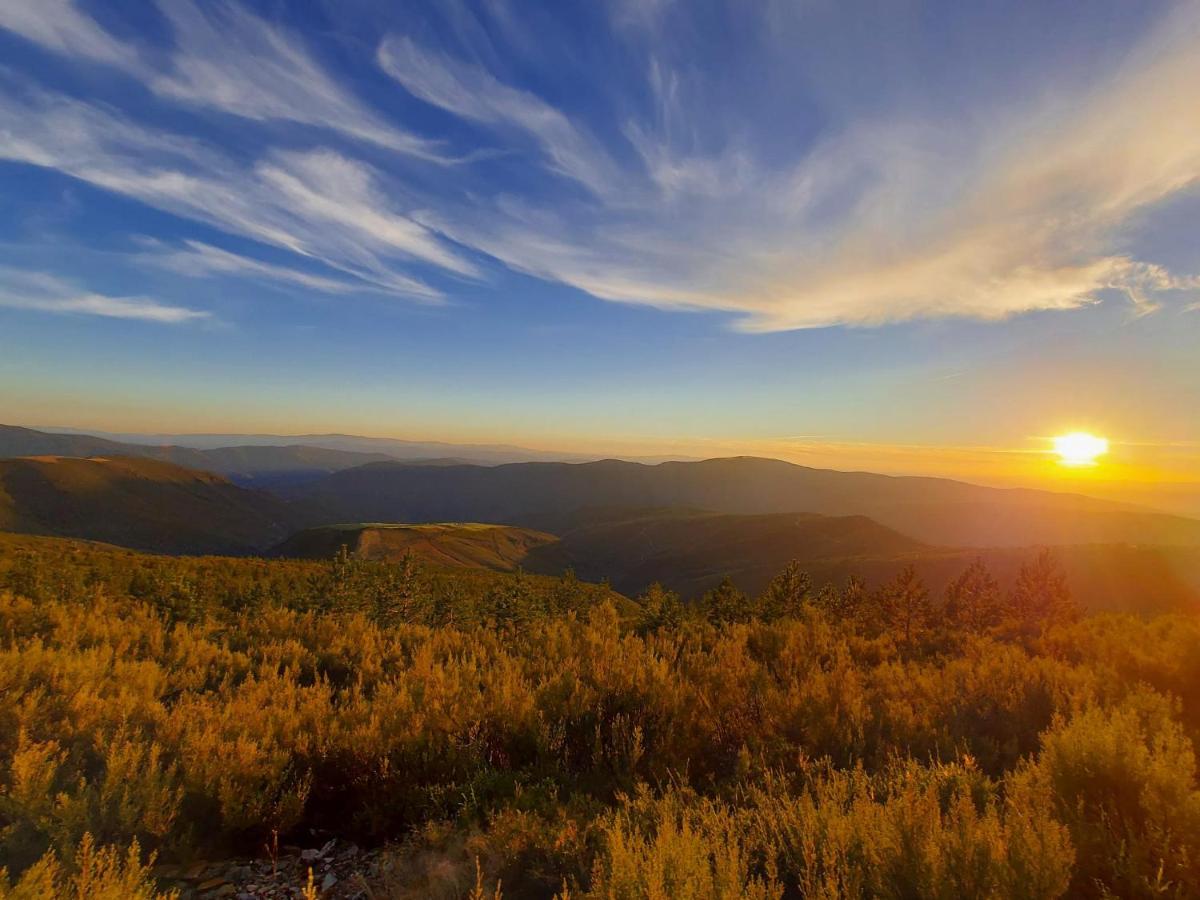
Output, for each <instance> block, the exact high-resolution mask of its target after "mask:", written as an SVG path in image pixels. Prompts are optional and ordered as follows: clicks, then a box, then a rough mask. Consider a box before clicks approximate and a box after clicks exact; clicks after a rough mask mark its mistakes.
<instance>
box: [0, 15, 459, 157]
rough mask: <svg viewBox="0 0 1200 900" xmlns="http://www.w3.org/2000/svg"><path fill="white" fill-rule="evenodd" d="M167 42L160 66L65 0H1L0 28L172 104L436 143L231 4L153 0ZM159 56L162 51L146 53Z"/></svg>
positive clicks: (409, 148)
mask: <svg viewBox="0 0 1200 900" xmlns="http://www.w3.org/2000/svg"><path fill="white" fill-rule="evenodd" d="M158 7H159V9H160V10H161V12H162V14H163V16H164V17H165V18H166V20H167V22H168V23H169V25H170V28H171V31H172V34H173V37H174V42H175V45H174V47H173V48H172V49H171V50H170V51H169V52H168V53H167V54H166V57H165V58H166V60H167V67H166V69H165V70H159V69H157V68H155V67H154V66H152V65H151V63H150V62H149V59H150V56H146V57H142V56H139V54H138V53H137V51H136V50H135V49H134V48H133V47H131V46H129V45H128V44H126V43H124V42H122V41H120V40H118V39H116V38H114V37H113V36H112V35H111V34H109V33H108V32H107V31H105V30H104V28H103V27H101V26H100V25H99V24H98V23H97V22H96V20H95V19H93V18H92V17H90V16H89V15H87V14H86V13H85V12H83V11H82V10H81V9H80V8H79V6H78V5H77V4H76V3H75V2H74V0H45V2H40V0H39V2H33V3H31V2H26V0H0V28H5V29H8V30H9V31H13V32H15V33H17V34H20V35H21V36H22V37H24V38H26V39H28V40H30V41H33V42H34V43H37V44H40V45H42V46H43V47H46V48H47V49H49V50H53V51H55V52H57V53H61V54H63V55H65V56H73V57H81V58H84V59H87V60H91V61H93V62H101V63H107V64H109V65H112V66H116V67H117V68H120V69H124V70H126V71H128V72H130V73H131V74H133V75H136V76H137V77H138V78H139V79H140V80H142V81H143V82H144V83H145V84H147V85H148V86H149V87H150V88H151V90H153V91H154V92H155V93H157V94H159V95H161V96H163V97H165V98H167V99H170V100H174V101H177V102H180V103H185V104H188V105H192V106H198V107H206V108H209V109H214V110H218V111H220V112H223V113H226V114H229V115H233V116H240V117H242V118H246V119H256V120H260V121H270V120H277V121H289V122H296V123H300V124H303V125H308V126H313V127H317V128H322V129H331V130H334V131H338V132H341V133H342V134H345V135H348V136H350V137H353V138H356V139H359V140H363V141H368V142H371V143H374V144H378V145H380V146H382V147H386V148H388V149H389V150H394V151H397V152H400V153H404V154H408V155H411V156H415V157H419V158H422V159H426V160H429V161H434V162H439V163H445V162H451V161H452V160H449V159H448V158H447V157H446V155H445V153H444V148H443V147H442V146H441V145H440V144H439V143H438V142H437V141H431V140H427V139H425V138H423V137H420V136H419V135H415V134H413V133H411V132H409V131H408V130H406V129H404V128H402V127H400V126H398V125H396V124H395V123H394V122H389V121H388V120H387V119H385V118H384V117H382V116H380V115H379V114H378V113H376V112H374V111H373V110H371V109H370V108H369V107H367V106H366V104H364V103H363V102H362V101H361V100H359V99H358V98H357V97H356V96H355V95H354V94H353V92H352V91H350V90H349V89H348V88H346V87H344V86H342V85H341V84H339V83H338V82H337V80H335V79H334V78H333V77H332V76H330V74H329V73H328V72H327V71H326V69H325V68H324V67H323V66H321V64H320V63H318V62H317V61H316V60H315V59H314V58H313V56H312V54H311V52H310V51H309V50H308V49H306V47H305V46H304V43H303V41H302V40H301V39H300V38H299V37H298V36H297V35H295V34H293V33H291V32H289V31H287V30H286V29H283V28H281V27H278V26H276V25H273V24H272V23H270V22H267V21H265V20H264V19H262V18H260V17H259V16H256V15H254V14H253V13H251V12H249V11H247V10H246V9H245V8H243V7H241V6H238V5H235V4H233V3H226V2H221V0H213V2H209V3H205V4H203V5H202V6H201V5H197V4H195V3H193V2H191V0H159V3H158ZM153 56H154V58H160V57H161V56H162V54H155V55H153Z"/></svg>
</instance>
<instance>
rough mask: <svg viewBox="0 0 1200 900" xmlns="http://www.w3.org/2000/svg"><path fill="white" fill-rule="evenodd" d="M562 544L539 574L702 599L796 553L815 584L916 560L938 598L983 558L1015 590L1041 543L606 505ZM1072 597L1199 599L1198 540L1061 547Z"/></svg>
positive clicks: (540, 564) (894, 569)
mask: <svg viewBox="0 0 1200 900" xmlns="http://www.w3.org/2000/svg"><path fill="white" fill-rule="evenodd" d="M589 516H590V518H591V521H590V522H589V524H585V525H582V526H580V527H579V528H576V529H574V530H571V531H568V532H567V533H566V534H564V536H563V537H562V539H561V541H560V542H559V543H558V544H552V545H545V546H544V547H538V548H535V549H533V550H532V551H531V552H530V554H529V556H528V558H527V559H526V561H525V566H526V568H527V569H528V570H529V571H533V572H555V571H560V570H561V569H560V567H561V566H562V565H564V564H567V565H570V566H572V567H573V568H574V569H575V571H576V572H577V573H578V574H579V576H580V577H581V578H584V579H586V580H588V581H600V580H603V579H607V580H608V581H609V582H610V583H611V584H612V585H613V587H614V588H615V589H616V590H618V591H620V592H621V593H623V594H627V595H629V596H637V595H638V594H639V593H641V592H642V591H643V590H645V588H646V586H647V585H649V584H650V583H651V582H654V581H657V582H660V583H661V584H663V585H665V586H666V587H668V588H670V589H671V590H674V591H678V592H679V593H680V594H682V595H683V596H684V597H687V598H695V597H698V596H699V595H700V594H702V593H704V592H705V591H706V590H709V589H711V588H713V587H715V586H716V584H717V583H718V582H719V581H720V580H721V579H722V578H724V577H729V578H730V579H731V580H732V581H733V582H734V584H735V585H737V587H739V588H740V589H741V590H743V591H746V592H747V593H750V594H758V593H760V592H761V591H762V590H763V589H764V588H765V587H766V586H767V584H768V583H769V582H770V580H771V578H772V577H774V576H775V575H776V574H777V573H778V572H780V571H781V570H782V569H783V568H784V567H785V566H786V565H787V564H788V563H789V562H791V561H792V560H795V561H797V562H799V563H800V565H801V566H802V567H803V568H804V569H805V570H806V571H807V572H808V573H809V574H810V575H811V576H812V579H813V582H814V585H815V586H817V587H819V586H821V585H823V584H829V583H832V584H838V585H840V584H842V583H844V582H845V580H846V578H848V577H849V576H851V575H855V576H857V577H859V578H862V579H863V580H864V581H865V582H866V583H867V585H868V586H869V587H875V586H877V585H879V584H881V583H883V582H885V581H887V580H889V579H891V578H893V577H894V576H895V575H896V574H897V573H898V572H899V571H900V569H902V568H903V567H904V566H906V565H912V566H913V567H914V568H915V569H916V570H917V573H918V574H919V575H920V576H921V578H922V580H923V581H924V582H925V584H926V585H927V586H928V587H929V589H930V591H931V593H932V595H933V596H934V597H940V596H942V595H943V593H944V592H945V589H946V586H947V585H948V584H949V583H950V582H951V581H952V580H953V579H954V578H956V577H957V576H958V575H959V574H960V573H961V572H962V571H963V570H964V569H965V568H966V567H967V566H968V565H969V564H970V563H971V561H972V560H973V559H975V558H976V557H979V558H981V559H983V561H984V562H985V563H986V564H987V566H988V568H989V569H990V570H991V571H992V572H993V574H994V575H995V576H996V577H997V579H998V580H999V582H1000V584H1001V586H1002V588H1003V589H1005V590H1007V589H1008V588H1009V587H1010V586H1011V584H1012V582H1013V581H1014V579H1015V578H1016V575H1017V571H1018V570H1019V568H1020V567H1021V565H1022V564H1023V563H1024V562H1026V561H1027V560H1028V559H1029V558H1030V557H1031V556H1032V555H1033V554H1034V552H1035V548H1032V547H1000V548H969V549H965V548H951V547H935V546H930V545H926V544H922V543H920V542H918V541H915V540H913V539H911V538H907V537H905V536H904V535H901V534H899V533H898V532H896V531H893V530H892V529H889V528H886V527H884V526H882V525H880V524H879V523H877V522H874V521H872V520H871V519H868V518H865V517H863V516H841V517H829V516H816V515H796V514H771V515H753V516H739V515H721V514H715V513H698V512H687V511H680V510H667V511H636V512H631V513H626V514H621V513H619V512H616V511H611V510H610V511H603V512H602V511H597V512H593V513H590V514H589ZM1054 553H1055V556H1056V557H1057V558H1058V560H1059V561H1060V563H1061V564H1062V566H1063V569H1064V572H1065V573H1066V576H1067V580H1068V584H1069V585H1070V587H1071V590H1072V592H1073V594H1074V595H1075V596H1076V597H1078V598H1080V600H1081V602H1084V603H1085V604H1086V605H1087V607H1088V608H1090V609H1092V610H1097V611H1098V610H1115V611H1122V612H1136V613H1140V614H1149V613H1154V612H1163V611H1168V610H1178V609H1187V608H1190V609H1196V608H1197V607H1198V606H1200V546H1197V547H1153V546H1138V545H1130V544H1081V545H1065V546H1058V547H1055V548H1054Z"/></svg>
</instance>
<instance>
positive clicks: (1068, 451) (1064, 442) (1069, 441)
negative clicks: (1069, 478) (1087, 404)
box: [1054, 431, 1108, 466]
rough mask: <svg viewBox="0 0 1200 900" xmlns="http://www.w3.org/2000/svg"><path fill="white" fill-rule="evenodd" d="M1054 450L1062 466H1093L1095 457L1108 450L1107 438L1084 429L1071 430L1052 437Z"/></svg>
mask: <svg viewBox="0 0 1200 900" xmlns="http://www.w3.org/2000/svg"><path fill="white" fill-rule="evenodd" d="M1054 452H1055V453H1057V454H1058V461H1059V462H1060V463H1062V464H1063V465H1064V466H1094V465H1095V464H1096V459H1097V457H1100V456H1103V455H1104V454H1105V453H1107V452H1108V440H1107V439H1106V438H1102V437H1096V435H1094V434H1088V433H1087V432H1085V431H1073V432H1071V433H1070V434H1060V435H1059V436H1058V437H1056V438H1055V439H1054Z"/></svg>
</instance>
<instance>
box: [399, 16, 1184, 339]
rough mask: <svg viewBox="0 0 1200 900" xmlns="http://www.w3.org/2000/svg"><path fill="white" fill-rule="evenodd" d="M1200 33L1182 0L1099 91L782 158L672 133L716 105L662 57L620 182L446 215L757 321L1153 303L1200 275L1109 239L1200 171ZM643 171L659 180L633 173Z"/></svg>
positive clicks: (513, 251)
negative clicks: (702, 144)
mask: <svg viewBox="0 0 1200 900" xmlns="http://www.w3.org/2000/svg"><path fill="white" fill-rule="evenodd" d="M1197 40H1200V7H1197V6H1196V5H1194V4H1190V5H1184V6H1180V7H1179V8H1178V10H1177V12H1176V13H1175V15H1174V17H1172V18H1170V19H1169V20H1167V21H1166V22H1164V23H1162V25H1161V26H1160V28H1158V29H1157V30H1155V31H1153V32H1152V33H1150V34H1149V35H1148V36H1147V37H1146V38H1145V39H1144V40H1143V41H1142V42H1141V44H1140V45H1139V46H1138V47H1136V48H1135V49H1134V50H1133V52H1131V53H1130V55H1129V56H1128V58H1127V59H1125V60H1124V61H1123V62H1121V63H1120V64H1117V65H1114V66H1113V67H1112V68H1111V75H1110V77H1109V78H1108V79H1107V80H1105V81H1103V82H1100V83H1095V84H1094V85H1093V86H1092V87H1091V88H1090V89H1089V90H1087V91H1086V92H1083V93H1080V92H1078V91H1076V92H1072V93H1067V94H1064V95H1062V96H1060V97H1059V98H1058V99H1057V102H1054V103H1051V104H1044V105H1041V104H1035V103H1033V102H1032V101H1031V102H1027V103H1025V104H1023V105H1020V106H1019V108H1017V109H1015V110H1010V111H1008V112H1007V113H1006V114H1005V115H1000V114H998V113H997V114H994V115H991V116H981V117H980V118H979V120H978V121H976V122H960V121H955V122H942V121H937V120H932V119H929V118H927V117H926V118H919V117H910V118H908V119H898V120H884V119H880V118H879V117H878V116H875V117H867V118H861V119H858V120H856V122H855V124H854V125H853V127H851V128H847V129H845V130H843V131H842V132H841V133H835V134H827V135H826V136H824V137H823V138H822V139H821V140H819V141H818V142H817V143H815V144H814V145H812V146H811V147H810V148H809V149H808V150H807V151H806V153H805V155H804V156H803V157H802V158H800V159H799V160H797V161H795V162H794V163H792V164H785V165H779V164H774V165H766V164H765V163H763V162H761V161H760V160H755V159H754V158H752V157H751V156H750V155H748V154H746V153H742V152H734V151H730V150H729V149H725V150H723V151H721V152H717V153H713V152H708V153H705V152H701V151H700V150H697V149H694V148H693V149H688V148H687V147H686V144H685V146H684V149H683V150H682V151H681V150H680V147H679V146H678V142H677V140H676V135H678V134H679V133H684V134H685V137H686V136H688V135H687V125H688V123H689V121H690V122H692V123H695V122H696V121H698V118H697V117H702V116H703V115H704V110H702V109H698V108H696V107H694V106H693V107H690V108H689V107H688V106H687V105H686V104H684V102H683V99H682V98H681V96H680V94H679V92H678V90H677V85H676V84H675V83H674V82H673V81H672V79H671V76H670V73H667V72H665V71H663V70H661V69H658V68H655V67H652V68H651V79H650V87H651V93H652V95H653V96H654V97H655V98H656V101H657V109H656V115H655V117H654V118H653V119H651V120H649V121H637V120H631V121H630V122H628V123H626V126H625V128H624V136H625V137H626V139H627V140H629V141H630V143H631V144H632V146H633V147H634V149H635V150H636V152H637V155H638V157H639V159H640V162H641V165H642V170H641V171H638V170H636V169H629V168H628V167H627V168H626V171H625V172H624V173H623V174H622V176H621V177H620V180H621V182H622V184H623V185H624V186H625V189H624V193H622V194H621V195H620V197H619V200H617V199H616V198H615V197H614V196H613V195H611V194H610V195H609V197H607V198H606V197H605V196H604V194H603V193H602V192H600V191H598V192H597V198H598V199H597V202H596V203H594V204H592V205H590V206H587V205H574V206H569V205H559V206H557V207H554V208H550V207H546V206H544V205H543V206H539V205H538V203H537V202H536V201H534V200H532V199H531V200H528V201H524V202H522V201H518V200H514V199H513V198H511V197H507V196H506V197H501V198H497V199H496V201H495V202H494V203H491V204H480V203H475V204H474V205H473V206H472V207H471V208H469V209H468V208H465V207H461V208H457V209H456V208H454V207H452V206H448V207H444V208H442V209H439V210H436V211H435V213H436V215H438V216H440V218H438V219H436V221H437V222H438V227H439V228H440V229H441V230H443V231H444V232H446V233H448V234H451V235H453V236H454V237H455V239H456V240H459V241H461V242H463V243H466V244H469V245H472V246H476V247H479V248H481V249H483V250H484V251H485V252H487V253H490V254H492V255H494V256H496V257H497V258H499V259H501V260H503V261H504V262H505V263H506V264H508V265H509V266H511V267H513V268H516V269H519V270H521V271H526V272H530V273H533V274H537V275H539V276H541V277H544V278H550V279H555V280H559V281H563V282H566V283H569V284H571V285H574V286H576V287H578V288H581V289H582V290H585V291H588V292H590V293H592V294H594V295H596V296H598V297H602V298H606V299H613V300H620V301H626V302H632V303H644V304H649V305H653V306H658V307H663V308H678V309H712V310H719V311H726V312H732V313H735V314H739V315H740V319H739V327H741V328H742V329H745V330H750V331H774V330H781V329H792V328H807V327H819V326H826V325H834V324H863V325H872V324H880V323H885V322H895V321H902V320H907V319H914V318H928V317H945V316H967V317H975V318H983V319H1000V318H1004V317H1006V316H1010V315H1014V314H1018V313H1023V312H1028V311H1034V310H1048V309H1070V308H1074V307H1079V306H1084V305H1088V304H1091V303H1093V302H1095V301H1096V300H1097V299H1098V297H1099V295H1101V294H1102V292H1104V291H1119V292H1122V293H1124V294H1125V295H1126V296H1127V297H1128V298H1129V300H1130V301H1131V302H1132V303H1133V304H1134V306H1135V309H1136V310H1137V311H1138V312H1139V313H1145V312H1148V311H1151V310H1153V309H1154V307H1155V305H1156V304H1157V303H1158V302H1160V300H1161V297H1162V295H1163V294H1164V293H1165V292H1167V291H1172V290H1179V289H1182V288H1184V287H1187V286H1188V285H1190V284H1192V283H1193V282H1192V280H1191V279H1190V278H1189V277H1188V276H1187V275H1179V274H1177V273H1171V272H1168V271H1166V270H1165V269H1163V268H1162V267H1161V266H1156V265H1152V264H1148V263H1146V262H1143V261H1139V260H1137V259H1135V258H1131V257H1130V256H1129V254H1128V253H1127V252H1125V251H1122V250H1118V249H1114V248H1117V247H1119V246H1120V245H1121V242H1120V240H1119V238H1120V237H1121V236H1122V234H1123V230H1124V229H1126V228H1128V227H1129V226H1130V224H1131V223H1132V222H1134V221H1135V219H1136V217H1137V216H1139V215H1140V214H1141V213H1142V212H1143V211H1144V210H1146V209H1147V208H1149V207H1150V206H1152V205H1154V204H1156V203H1159V202H1161V201H1163V200H1165V199H1167V198H1169V197H1173V196H1177V195H1179V194H1180V193H1181V192H1182V191H1185V190H1187V189H1189V188H1191V187H1192V186H1194V185H1196V184H1197V183H1198V179H1200V100H1198V99H1197V97H1198V96H1200V95H1197V93H1196V91H1195V90H1194V85H1195V84H1198V83H1200V54H1198V53H1196V52H1195V46H1196V42H1197ZM397 46H402V47H406V48H408V49H407V50H406V54H407V59H408V62H407V63H406V65H405V67H404V70H405V72H406V73H407V74H406V76H405V79H406V83H410V84H411V85H414V86H415V87H416V90H417V92H418V93H424V94H425V95H426V96H428V97H429V98H432V102H436V103H437V104H438V105H440V106H442V107H443V108H445V109H447V110H450V111H453V112H456V113H458V114H459V115H462V116H464V117H465V118H469V119H474V120H489V119H488V117H489V116H498V115H500V113H499V112H498V110H500V109H501V108H503V104H502V103H500V102H498V101H493V102H488V103H487V105H486V107H485V108H484V109H480V108H478V104H480V103H481V102H483V101H481V100H480V99H479V96H480V95H481V94H483V95H489V94H494V88H493V87H491V86H489V87H488V88H485V89H484V90H482V91H476V90H467V88H465V87H464V86H463V85H464V80H463V79H461V78H456V77H454V78H447V77H446V76H445V72H446V71H447V67H446V66H445V65H444V62H445V61H444V60H440V59H434V58H429V57H427V56H422V55H420V54H419V53H414V52H413V51H412V47H411V44H407V43H404V42H395V41H393V42H391V43H389V44H388V45H386V46H385V49H386V48H387V47H390V48H392V49H393V50H394V48H395V47H397ZM395 56H396V54H395V53H392V54H390V55H389V54H388V53H386V52H385V53H381V59H382V60H384V61H385V64H387V62H386V61H387V60H389V59H393V58H394V57H395ZM393 74H395V73H393ZM472 84H474V83H472ZM410 89H413V88H412V87H410ZM501 96H502V95H501ZM518 118H519V117H518ZM647 175H648V177H649V181H650V182H651V183H652V184H653V185H654V186H655V187H656V189H657V190H656V193H655V194H654V195H652V196H650V197H647V196H643V195H640V194H638V192H637V191H638V188H637V186H638V185H640V184H641V183H642V179H643V177H644V176H647ZM606 200H609V201H612V202H606ZM426 221H433V220H431V219H426Z"/></svg>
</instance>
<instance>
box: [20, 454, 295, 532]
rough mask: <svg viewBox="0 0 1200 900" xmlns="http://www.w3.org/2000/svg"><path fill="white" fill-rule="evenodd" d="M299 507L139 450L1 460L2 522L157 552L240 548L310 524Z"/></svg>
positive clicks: (27, 528)
mask: <svg viewBox="0 0 1200 900" xmlns="http://www.w3.org/2000/svg"><path fill="white" fill-rule="evenodd" d="M311 522H312V520H311V518H310V517H309V516H308V515H306V513H305V512H304V510H303V507H300V506H296V505H293V504H288V503H286V502H284V501H282V500H280V499H279V498H277V497H275V496H274V495H272V494H267V493H264V492H262V491H254V490H248V489H246V488H241V487H238V486H237V485H235V484H233V483H232V482H230V481H228V480H227V479H225V478H222V477H221V476H219V475H214V474H212V473H209V472H198V471H196V470H194V469H187V468H183V467H181V466H178V465H175V464H174V463H170V462H163V461H161V460H154V459H145V458H137V457H112V458H105V457H96V458H90V459H79V458H72V457H61V456H39V457H25V458H20V459H3V460H0V530H3V531H15V532H24V533H28V534H43V535H52V536H59V537H77V538H86V539H88V540H95V541H104V542H107V543H112V544H119V545H121V546H124V547H132V548H135V549H139V550H153V551H157V552H162V553H200V554H209V553H215V554H235V555H236V554H246V553H254V552H259V551H261V550H264V549H266V548H267V547H270V546H272V545H273V544H275V543H278V542H279V541H281V540H282V539H283V538H284V537H286V536H287V535H288V534H290V533H292V532H293V531H295V530H296V529H297V528H301V527H304V526H305V525H307V524H311Z"/></svg>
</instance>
